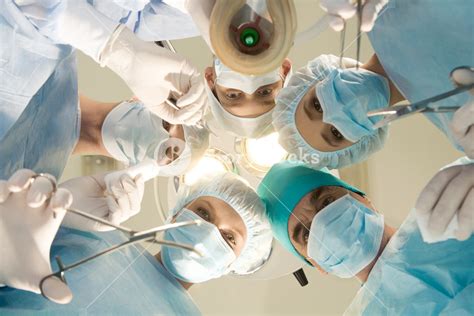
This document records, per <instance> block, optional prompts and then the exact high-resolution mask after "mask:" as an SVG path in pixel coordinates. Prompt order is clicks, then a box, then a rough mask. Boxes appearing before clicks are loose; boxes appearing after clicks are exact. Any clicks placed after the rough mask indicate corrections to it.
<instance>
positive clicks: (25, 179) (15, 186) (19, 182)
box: [8, 169, 36, 192]
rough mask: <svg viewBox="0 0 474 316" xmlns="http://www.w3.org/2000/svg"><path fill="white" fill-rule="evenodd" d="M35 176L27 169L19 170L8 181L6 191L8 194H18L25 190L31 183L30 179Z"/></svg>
mask: <svg viewBox="0 0 474 316" xmlns="http://www.w3.org/2000/svg"><path fill="white" fill-rule="evenodd" d="M35 175H36V173H35V172H33V171H32V170H29V169H20V170H18V171H16V172H15V173H14V174H13V175H12V176H11V177H10V179H9V180H8V189H9V190H10V192H20V191H22V190H25V189H26V188H27V187H28V186H29V185H30V183H31V179H32V178H33V177H34V176H35Z"/></svg>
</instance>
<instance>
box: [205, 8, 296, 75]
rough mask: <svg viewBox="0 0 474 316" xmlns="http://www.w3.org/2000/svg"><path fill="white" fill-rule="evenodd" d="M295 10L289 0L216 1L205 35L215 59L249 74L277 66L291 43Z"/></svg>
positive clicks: (259, 72)
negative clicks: (207, 36) (207, 31)
mask: <svg viewBox="0 0 474 316" xmlns="http://www.w3.org/2000/svg"><path fill="white" fill-rule="evenodd" d="M295 33H296V12H295V7H294V4H293V1H292V0H282V1H265V0H249V1H245V0H217V1H216V3H215V5H214V7H213V9H212V13H211V19H210V29H209V35H210V40H211V44H212V48H213V50H214V52H215V53H216V55H217V56H218V57H219V59H221V60H222V62H223V63H224V64H226V65H227V66H228V67H230V68H232V69H233V70H235V71H237V72H239V73H243V74H249V75H259V74H264V73H268V72H270V71H272V70H273V69H275V68H277V67H278V66H279V65H281V62H282V61H283V59H284V58H285V57H286V56H287V55H288V52H289V50H290V48H291V46H292V45H293V41H294V37H295Z"/></svg>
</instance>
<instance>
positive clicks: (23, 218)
mask: <svg viewBox="0 0 474 316" xmlns="http://www.w3.org/2000/svg"><path fill="white" fill-rule="evenodd" d="M35 176H36V174H35V173H34V172H33V171H31V170H26V169H22V170H19V171H17V172H15V173H14V174H13V175H12V176H11V178H10V179H9V180H8V181H4V180H0V253H1V259H0V283H2V284H6V285H8V286H11V287H14V288H17V289H21V290H25V291H30V292H34V293H38V294H39V293H41V292H40V288H39V285H40V282H41V280H42V279H43V278H44V277H45V276H47V275H49V274H51V273H52V270H51V264H50V260H49V258H50V257H49V255H50V250H51V244H52V242H53V240H54V237H55V236H56V233H57V231H58V228H59V226H60V224H61V221H62V219H63V217H64V214H65V213H66V209H67V208H68V207H69V206H70V205H71V202H72V195H71V194H70V192H69V191H67V190H66V189H58V190H57V191H56V192H54V189H55V185H56V184H55V181H56V180H55V179H54V177H53V176H51V175H48V176H47V177H43V176H40V177H36V178H34V177H35ZM43 291H44V292H43V293H44V294H45V296H47V297H48V298H50V299H51V300H52V301H54V302H56V303H59V304H67V303H69V302H70V301H71V299H72V293H71V291H70V289H69V288H68V286H67V285H66V284H64V283H63V282H62V281H61V280H60V279H59V278H55V277H53V278H48V279H46V280H45V282H44V283H43Z"/></svg>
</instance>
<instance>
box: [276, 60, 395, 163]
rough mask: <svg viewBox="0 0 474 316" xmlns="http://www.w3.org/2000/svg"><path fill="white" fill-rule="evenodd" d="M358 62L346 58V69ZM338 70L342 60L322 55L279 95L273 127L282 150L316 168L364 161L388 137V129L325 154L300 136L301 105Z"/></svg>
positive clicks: (297, 72)
mask: <svg viewBox="0 0 474 316" xmlns="http://www.w3.org/2000/svg"><path fill="white" fill-rule="evenodd" d="M356 63H357V61H355V60H353V59H348V58H344V60H343V68H351V67H354V66H355V65H356ZM337 68H340V66H339V57H336V56H334V55H321V56H319V57H317V58H315V59H313V60H312V61H310V62H309V63H308V64H307V65H306V66H304V67H302V68H300V69H298V71H296V72H295V73H294V74H293V76H292V77H291V79H290V81H289V83H288V86H287V87H285V88H283V89H282V90H281V91H280V93H279V94H278V96H277V98H276V106H275V109H274V111H273V126H274V127H275V129H276V131H277V132H278V133H279V141H280V144H281V145H282V146H283V148H285V149H286V151H288V152H289V153H290V154H295V155H297V157H298V159H299V160H303V161H304V162H306V163H310V164H312V165H313V166H314V167H317V168H322V167H328V168H330V169H336V168H341V167H344V166H348V165H351V164H354V163H357V162H359V161H362V160H365V159H366V158H367V157H368V156H370V155H371V154H372V153H374V152H376V151H378V150H380V149H381V148H382V146H383V144H384V142H385V139H386V138H387V133H388V130H387V128H386V127H385V128H379V129H377V130H376V131H374V132H373V133H372V134H371V135H367V136H364V137H362V138H361V139H360V140H359V141H358V142H356V143H354V144H352V145H351V146H349V147H346V148H343V149H340V150H336V151H332V152H324V151H320V150H317V149H315V148H313V147H312V146H311V145H309V144H308V143H307V142H306V141H305V140H304V138H303V136H301V134H300V132H299V131H298V128H297V126H296V121H295V112H296V109H297V108H298V104H299V103H300V101H301V99H302V98H303V97H304V96H305V95H306V93H307V92H308V90H309V89H310V88H311V87H313V86H315V85H316V84H317V83H318V82H320V81H322V80H324V79H325V78H326V77H327V76H328V75H329V74H330V73H331V72H332V71H333V70H335V69H337ZM307 157H311V159H307Z"/></svg>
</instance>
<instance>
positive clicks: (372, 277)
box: [345, 213, 474, 316]
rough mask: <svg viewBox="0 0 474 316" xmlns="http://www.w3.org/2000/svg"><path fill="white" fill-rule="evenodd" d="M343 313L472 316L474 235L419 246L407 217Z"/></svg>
mask: <svg viewBox="0 0 474 316" xmlns="http://www.w3.org/2000/svg"><path fill="white" fill-rule="evenodd" d="M345 314H346V315H410V316H412V315H423V316H425V315H473V314H474V236H471V237H470V238H469V239H468V240H466V241H462V242H461V241H457V240H455V239H449V240H447V241H442V242H437V243H433V244H428V243H425V242H423V239H422V237H421V234H420V231H419V229H418V225H417V223H416V220H415V216H414V214H413V213H412V214H411V215H410V216H409V217H408V219H407V220H405V222H404V223H403V224H402V225H401V227H400V228H399V230H398V231H397V232H396V233H395V234H394V235H393V236H392V238H391V239H390V241H389V242H388V244H387V246H386V247H385V249H384V251H383V252H382V254H381V255H380V257H379V259H378V260H377V262H376V264H375V265H374V267H373V268H372V271H371V272H370V274H369V278H368V279H367V282H366V283H365V284H364V285H363V286H362V288H361V289H360V290H359V292H358V293H357V295H356V297H355V299H354V301H353V302H352V303H351V305H350V306H349V308H348V309H347V310H346V313H345Z"/></svg>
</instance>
